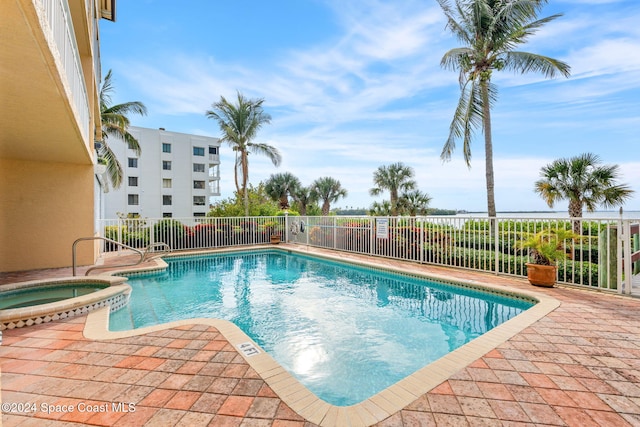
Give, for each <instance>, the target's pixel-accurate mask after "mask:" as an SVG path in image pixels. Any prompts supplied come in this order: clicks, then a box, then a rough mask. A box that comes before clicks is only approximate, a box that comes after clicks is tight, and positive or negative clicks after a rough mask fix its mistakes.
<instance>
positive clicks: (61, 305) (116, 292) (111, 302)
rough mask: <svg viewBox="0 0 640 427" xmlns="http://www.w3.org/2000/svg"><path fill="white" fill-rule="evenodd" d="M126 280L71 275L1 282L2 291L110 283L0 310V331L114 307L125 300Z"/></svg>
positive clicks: (129, 289)
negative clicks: (82, 292) (77, 293)
mask: <svg viewBox="0 0 640 427" xmlns="http://www.w3.org/2000/svg"><path fill="white" fill-rule="evenodd" d="M125 281H126V279H123V278H121V277H113V276H92V277H84V276H80V277H78V276H70V277H62V278H57V279H51V280H30V281H27V282H18V283H14V284H9V285H4V286H3V287H2V291H5V292H8V291H14V290H20V289H30V288H37V287H39V286H45V285H56V284H73V283H99V284H107V285H109V286H108V287H106V288H105V289H101V290H99V291H96V292H92V293H89V294H86V295H82V296H78V297H74V298H68V299H64V300H60V301H56V302H51V303H47V304H40V305H33V306H28V307H21V308H10V309H3V310H0V331H3V330H8V329H14V328H22V327H25V326H31V325H39V324H41V323H48V322H51V321H54V320H59V319H66V318H69V317H73V316H80V315H83V314H87V313H88V312H90V311H92V310H95V309H98V308H101V307H105V306H110V307H111V308H112V309H113V310H117V309H119V308H120V307H123V306H125V305H126V304H127V302H128V300H129V294H130V293H131V287H130V286H129V285H127V284H125Z"/></svg>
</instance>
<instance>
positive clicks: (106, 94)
mask: <svg viewBox="0 0 640 427" xmlns="http://www.w3.org/2000/svg"><path fill="white" fill-rule="evenodd" d="M111 77H112V75H111V70H109V71H108V72H107V75H106V76H105V77H104V80H103V82H102V87H101V88H100V94H99V100H100V120H101V122H102V141H97V142H99V144H97V146H98V149H97V152H98V157H99V158H101V159H102V160H104V162H105V164H106V165H107V176H108V177H109V181H111V185H112V186H113V188H114V189H117V188H119V187H120V185H121V184H122V175H123V172H122V165H121V164H120V162H119V161H118V159H117V158H116V155H115V153H114V152H113V151H112V150H111V147H109V144H108V143H107V138H108V137H109V136H111V137H114V138H117V139H120V140H122V141H124V142H125V143H126V144H127V146H128V147H129V148H130V149H132V150H134V151H135V152H136V154H137V155H138V156H139V155H140V153H141V150H140V144H139V143H138V140H137V139H135V138H134V137H133V135H131V134H130V133H129V118H128V117H127V115H128V114H130V113H135V114H140V115H141V116H144V115H145V114H147V107H145V105H144V104H143V103H142V102H139V101H133V102H125V103H123V104H116V105H111V93H112V92H113V90H114V89H113V85H112V82H111Z"/></svg>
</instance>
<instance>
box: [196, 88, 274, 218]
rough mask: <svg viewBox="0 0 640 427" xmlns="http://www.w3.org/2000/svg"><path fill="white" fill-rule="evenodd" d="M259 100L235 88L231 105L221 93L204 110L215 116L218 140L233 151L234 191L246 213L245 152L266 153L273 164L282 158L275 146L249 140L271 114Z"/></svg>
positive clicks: (247, 172)
mask: <svg viewBox="0 0 640 427" xmlns="http://www.w3.org/2000/svg"><path fill="white" fill-rule="evenodd" d="M263 102H264V99H247V98H245V97H244V96H242V94H241V93H240V92H238V99H237V103H236V104H235V105H234V104H232V103H230V102H229V101H227V100H226V99H225V98H224V96H221V97H220V101H218V102H216V103H214V104H212V107H213V109H212V110H208V111H207V112H206V116H207V118H209V119H214V120H216V121H217V122H218V125H220V130H221V131H222V138H221V141H223V142H226V143H227V144H229V146H230V147H231V149H232V150H233V151H235V153H236V162H235V168H234V172H235V173H234V180H235V184H236V191H237V193H238V195H241V196H242V197H243V199H244V210H245V215H246V216H248V215H249V195H248V193H247V182H248V181H249V154H250V153H252V154H261V155H264V156H267V157H268V158H269V160H271V162H272V163H273V164H274V166H279V165H280V162H281V160H282V157H281V155H280V152H279V151H278V149H277V148H275V147H272V146H271V145H268V144H259V143H254V142H252V140H253V139H254V138H255V137H256V135H257V134H258V130H260V128H261V127H262V125H264V124H268V123H271V116H270V115H269V114H267V113H265V112H264V110H263V108H262V104H263ZM238 179H240V181H238Z"/></svg>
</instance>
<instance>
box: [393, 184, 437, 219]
mask: <svg viewBox="0 0 640 427" xmlns="http://www.w3.org/2000/svg"><path fill="white" fill-rule="evenodd" d="M429 203H431V197H430V196H429V195H428V194H427V193H423V192H422V191H420V190H413V191H408V192H406V193H404V194H402V195H401V196H400V199H399V200H398V208H399V210H400V211H401V212H402V213H406V214H408V215H410V216H416V215H426V214H427V213H429Z"/></svg>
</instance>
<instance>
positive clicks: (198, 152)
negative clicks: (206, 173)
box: [193, 147, 204, 156]
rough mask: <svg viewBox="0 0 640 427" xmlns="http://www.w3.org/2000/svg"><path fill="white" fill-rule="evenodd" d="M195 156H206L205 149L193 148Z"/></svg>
mask: <svg viewBox="0 0 640 427" xmlns="http://www.w3.org/2000/svg"><path fill="white" fill-rule="evenodd" d="M193 155H194V156H204V147H193Z"/></svg>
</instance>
